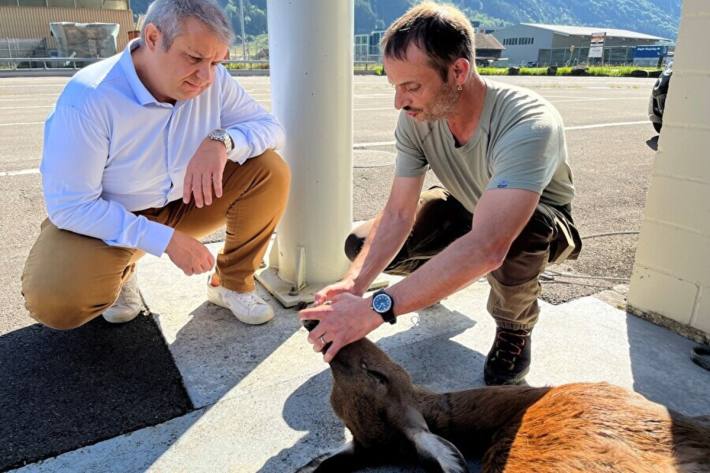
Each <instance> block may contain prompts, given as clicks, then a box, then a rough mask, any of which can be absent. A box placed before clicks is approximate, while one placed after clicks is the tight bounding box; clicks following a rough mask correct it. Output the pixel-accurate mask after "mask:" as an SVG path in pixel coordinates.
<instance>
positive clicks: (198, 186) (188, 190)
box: [182, 138, 227, 208]
mask: <svg viewBox="0 0 710 473" xmlns="http://www.w3.org/2000/svg"><path fill="white" fill-rule="evenodd" d="M226 164H227V149H226V148H225V147H224V145H223V144H222V143H221V142H219V141H216V140H211V139H209V138H205V140H204V141H203V142H202V144H201V145H200V147H199V148H197V151H195V154H194V156H192V158H191V159H190V163H189V164H188V165H187V170H186V171H185V181H184V183H183V190H182V201H183V202H184V203H186V204H189V203H190V197H191V196H194V197H195V206H196V207H197V208H202V206H203V205H212V191H213V190H214V195H215V197H216V198H220V197H222V174H223V173H224V166H225V165H226Z"/></svg>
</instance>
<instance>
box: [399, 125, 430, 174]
mask: <svg viewBox="0 0 710 473" xmlns="http://www.w3.org/2000/svg"><path fill="white" fill-rule="evenodd" d="M394 139H395V147H396V148H397V159H396V163H395V175H396V176H397V177H417V176H421V175H422V174H424V173H426V172H427V170H428V169H429V163H428V162H427V160H426V157H424V152H423V151H422V148H421V145H420V144H419V140H418V139H417V137H416V130H415V129H414V126H413V124H412V123H411V121H410V120H409V119H407V115H406V114H405V113H404V112H402V113H400V114H399V120H398V121H397V128H396V129H395V131H394Z"/></svg>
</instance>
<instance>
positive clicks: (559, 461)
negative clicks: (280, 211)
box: [316, 340, 710, 473]
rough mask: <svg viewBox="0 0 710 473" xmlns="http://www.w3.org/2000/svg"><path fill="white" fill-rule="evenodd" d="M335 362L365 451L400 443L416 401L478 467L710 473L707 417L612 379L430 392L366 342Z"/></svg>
mask: <svg viewBox="0 0 710 473" xmlns="http://www.w3.org/2000/svg"><path fill="white" fill-rule="evenodd" d="M331 368H332V371H333V377H334V386H333V393H332V396H331V402H332V404H333V408H334V410H335V411H336V413H337V414H338V415H339V416H340V417H341V418H342V419H343V421H344V422H345V424H346V425H347V426H348V428H349V429H350V430H351V431H352V433H353V436H354V439H355V441H356V442H357V443H358V444H359V445H361V446H363V447H365V448H366V449H367V448H370V447H371V446H375V445H378V446H380V447H381V446H382V445H383V444H384V445H389V448H391V449H393V450H395V449H396V450H397V451H403V449H404V450H406V448H405V447H406V445H404V443H406V442H405V441H404V439H403V438H402V435H401V432H402V431H403V430H404V429H406V428H407V426H406V425H404V423H406V418H405V416H403V413H404V412H406V409H407V407H408V406H413V407H414V408H415V409H416V410H417V411H418V412H420V413H421V414H422V415H423V417H424V419H425V420H426V424H427V425H428V427H429V429H430V430H431V432H433V433H435V434H437V435H440V436H441V437H444V438H446V439H448V440H450V441H452V442H453V443H454V444H456V445H457V446H458V447H459V448H462V449H465V450H469V449H470V448H473V447H478V448H481V449H483V450H485V453H484V455H483V471H484V472H493V473H499V472H501V473H502V472H506V473H519V472H537V473H564V472H589V473H607V472H608V473H611V472H618V473H646V472H648V473H651V472H654V473H670V472H683V473H708V472H710V422H708V420H707V419H701V418H695V419H694V418H688V417H685V416H683V415H681V414H678V413H675V412H672V411H669V410H668V409H666V408H664V407H663V406H660V405H658V404H656V403H653V402H651V401H649V400H647V399H645V398H644V397H643V396H641V395H639V394H636V393H633V392H631V391H628V390H626V389H622V388H619V387H616V386H612V385H610V384H606V383H580V384H568V385H563V386H559V387H552V388H548V387H544V388H531V387H524V386H501V387H489V388H482V389H472V390H468V391H462V392H456V393H447V394H435V393H431V392H429V391H426V390H424V389H422V388H419V387H416V386H413V385H412V384H411V381H410V378H409V375H408V374H407V373H406V372H405V371H404V370H403V369H402V368H401V367H399V366H398V365H397V364H395V363H394V362H393V361H392V360H390V359H389V358H388V357H387V355H385V354H384V353H383V352H382V351H381V350H380V349H379V348H377V347H376V346H375V345H374V344H372V343H371V342H369V341H367V340H361V341H360V342H356V343H354V344H352V345H349V346H348V347H346V348H344V349H343V350H341V352H340V353H339V354H338V356H337V357H336V359H335V360H334V361H333V362H332V364H331ZM373 372H375V375H373ZM383 377H384V378H385V381H383V379H382V378H383ZM316 471H317V470H316Z"/></svg>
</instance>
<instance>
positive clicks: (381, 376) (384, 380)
mask: <svg viewBox="0 0 710 473" xmlns="http://www.w3.org/2000/svg"><path fill="white" fill-rule="evenodd" d="M367 374H368V375H370V376H372V377H373V378H375V379H376V380H377V382H378V383H380V384H387V383H389V379H387V376H385V375H384V374H382V373H380V372H379V371H375V370H367Z"/></svg>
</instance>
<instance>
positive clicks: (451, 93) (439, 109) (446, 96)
mask: <svg viewBox="0 0 710 473" xmlns="http://www.w3.org/2000/svg"><path fill="white" fill-rule="evenodd" d="M459 95H460V94H459V91H457V90H456V88H455V87H454V86H452V85H449V84H448V83H446V82H445V83H444V84H442V86H441V89H440V90H439V93H438V94H437V95H436V97H435V98H434V100H433V103H432V106H431V108H430V109H429V110H428V111H427V110H424V111H423V112H422V119H423V120H425V121H435V120H443V119H444V118H446V117H447V116H448V115H449V114H450V113H451V111H452V110H453V109H454V108H455V107H456V104H457V103H458V101H459Z"/></svg>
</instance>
